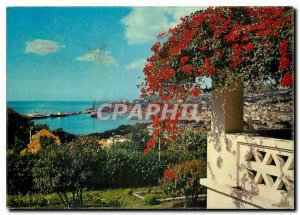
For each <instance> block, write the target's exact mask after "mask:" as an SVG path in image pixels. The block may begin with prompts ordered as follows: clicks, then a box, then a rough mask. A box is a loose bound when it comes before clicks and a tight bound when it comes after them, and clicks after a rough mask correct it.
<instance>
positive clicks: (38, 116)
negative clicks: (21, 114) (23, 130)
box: [27, 112, 50, 119]
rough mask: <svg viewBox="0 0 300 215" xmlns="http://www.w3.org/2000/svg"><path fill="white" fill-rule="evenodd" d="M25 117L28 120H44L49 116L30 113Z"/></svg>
mask: <svg viewBox="0 0 300 215" xmlns="http://www.w3.org/2000/svg"><path fill="white" fill-rule="evenodd" d="M27 116H28V117H29V118H30V119H44V118H47V117H49V116H50V115H49V114H43V113H37V112H36V113H31V114H27Z"/></svg>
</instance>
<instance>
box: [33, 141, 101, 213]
mask: <svg viewBox="0 0 300 215" xmlns="http://www.w3.org/2000/svg"><path fill="white" fill-rule="evenodd" d="M44 145H45V146H43V149H42V150H40V151H39V152H38V154H39V159H38V160H37V162H36V164H35V166H34V167H33V170H32V171H33V180H34V184H35V187H36V188H37V189H38V190H40V191H41V192H43V193H50V192H55V193H57V195H58V196H59V198H60V200H61V202H62V204H64V205H65V207H68V208H70V207H82V205H83V198H82V192H83V189H84V188H86V187H87V186H88V181H89V179H90V178H91V176H92V175H93V168H94V162H95V160H96V155H97V153H98V152H99V150H100V147H99V144H98V143H97V142H96V141H95V140H92V139H87V138H83V139H78V140H76V141H75V142H70V143H66V144H62V145H56V144H44ZM70 193H71V195H69V194H70Z"/></svg>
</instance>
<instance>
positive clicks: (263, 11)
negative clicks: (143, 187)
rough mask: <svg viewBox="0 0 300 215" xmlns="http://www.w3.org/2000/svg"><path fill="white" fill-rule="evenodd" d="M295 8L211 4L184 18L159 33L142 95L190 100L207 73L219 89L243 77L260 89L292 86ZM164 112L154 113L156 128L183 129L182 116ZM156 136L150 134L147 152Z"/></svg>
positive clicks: (172, 131)
mask: <svg viewBox="0 0 300 215" xmlns="http://www.w3.org/2000/svg"><path fill="white" fill-rule="evenodd" d="M293 12H294V11H293V9H292V8H290V7H210V8H208V9H206V10H202V11H197V12H195V13H192V14H191V15H190V16H187V17H184V18H182V19H181V23H179V24H178V25H177V26H176V27H175V28H172V29H170V30H169V31H168V32H166V33H162V34H160V35H159V36H158V38H159V39H164V42H163V43H160V42H157V43H155V44H154V45H153V46H152V47H151V50H152V51H153V52H154V54H153V55H152V56H151V57H149V58H148V59H147V65H146V66H145V67H144V69H143V72H144V74H145V80H144V82H142V83H141V85H140V86H141V92H142V95H141V97H142V98H146V97H151V96H155V95H156V96H157V95H158V96H160V97H161V99H162V100H163V101H165V102H168V103H173V104H174V103H175V102H176V101H178V100H179V101H180V100H181V101H185V100H186V99H187V98H190V97H193V96H194V97H197V96H198V95H199V94H200V93H201V91H202V89H201V88H202V87H203V85H204V83H203V82H204V80H205V78H211V79H213V87H214V89H218V92H219V93H222V92H223V91H224V90H225V89H228V88H229V86H230V84H232V83H233V82H235V81H238V80H242V81H243V84H244V86H245V87H247V88H252V89H258V90H261V89H263V88H264V86H266V85H267V86H272V88H273V89H277V88H278V87H283V88H286V87H291V86H292V84H293V72H292V69H293V68H292V56H293V46H294V41H293V39H294V29H293V26H294V25H293V15H294V14H293ZM214 89H213V90H214ZM215 95H217V94H215ZM179 105H180V104H179ZM180 110H181V109H180V108H179V110H178V112H180ZM159 117H160V116H159V115H158V116H156V117H153V118H152V120H153V127H154V125H156V127H159V128H162V130H163V132H165V133H168V136H169V138H170V137H172V136H175V135H176V134H178V133H180V129H176V125H177V124H178V118H176V119H175V120H174V119H173V120H172V119H169V118H167V119H166V120H164V121H161V120H160V119H159ZM169 138H168V139H169ZM156 139H157V138H155V137H154V139H150V140H151V141H149V142H148V144H147V149H146V150H145V152H146V153H147V152H149V151H150V148H152V147H154V145H155V144H156V142H157V141H156Z"/></svg>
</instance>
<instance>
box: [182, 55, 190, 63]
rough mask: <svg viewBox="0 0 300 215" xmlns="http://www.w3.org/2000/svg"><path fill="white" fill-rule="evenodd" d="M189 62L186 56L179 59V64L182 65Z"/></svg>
mask: <svg viewBox="0 0 300 215" xmlns="http://www.w3.org/2000/svg"><path fill="white" fill-rule="evenodd" d="M188 61H189V58H188V57H187V56H183V57H181V58H180V64H181V65H184V64H186V63H187V62H188Z"/></svg>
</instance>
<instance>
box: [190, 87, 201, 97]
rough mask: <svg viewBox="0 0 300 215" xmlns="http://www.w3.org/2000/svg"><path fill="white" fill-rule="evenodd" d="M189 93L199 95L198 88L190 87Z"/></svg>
mask: <svg viewBox="0 0 300 215" xmlns="http://www.w3.org/2000/svg"><path fill="white" fill-rule="evenodd" d="M191 93H192V95H193V96H194V97H197V96H199V93H200V90H199V89H198V88H197V87H194V88H193V89H192V91H191Z"/></svg>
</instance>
